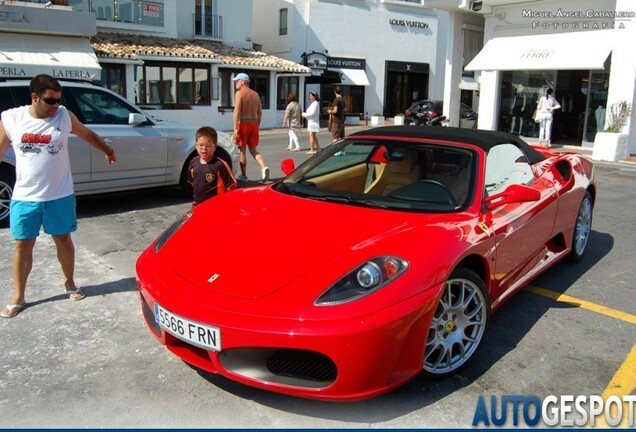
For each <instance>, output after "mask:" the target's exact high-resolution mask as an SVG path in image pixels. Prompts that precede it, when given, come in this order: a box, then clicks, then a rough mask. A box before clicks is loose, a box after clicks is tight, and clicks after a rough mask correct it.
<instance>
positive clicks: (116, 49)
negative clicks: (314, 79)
mask: <svg viewBox="0 0 636 432" xmlns="http://www.w3.org/2000/svg"><path fill="white" fill-rule="evenodd" d="M91 45H92V46H93V50H94V51H95V54H96V55H97V57H98V58H103V59H108V58H117V59H129V60H138V59H139V58H140V56H158V57H166V60H168V59H169V58H175V57H179V58H191V59H210V60H217V61H220V62H221V63H222V64H226V65H237V66H252V67H262V68H268V69H278V70H281V71H284V72H297V73H310V71H311V70H310V69H309V68H308V67H306V66H303V65H301V64H299V63H295V62H292V61H289V60H285V59H282V58H280V57H276V56H273V55H269V54H266V53H264V52H261V51H255V50H249V49H244V48H235V47H231V46H228V45H225V44H223V43H221V42H213V41H205V40H196V39H172V38H164V37H158V36H142V35H134V34H121V33H104V32H100V33H97V35H95V36H92V37H91Z"/></svg>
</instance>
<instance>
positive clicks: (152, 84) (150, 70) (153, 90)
mask: <svg viewBox="0 0 636 432" xmlns="http://www.w3.org/2000/svg"><path fill="white" fill-rule="evenodd" d="M136 75H137V81H136V91H137V103H138V104H140V105H160V106H161V107H162V108H166V109H180V108H189V107H190V106H191V105H193V104H194V105H209V104H210V71H209V69H208V67H205V66H200V65H193V64H178V66H172V65H168V64H162V63H160V62H157V63H155V64H153V63H152V62H146V63H145V64H144V65H143V66H137V71H136Z"/></svg>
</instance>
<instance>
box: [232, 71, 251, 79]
mask: <svg viewBox="0 0 636 432" xmlns="http://www.w3.org/2000/svg"><path fill="white" fill-rule="evenodd" d="M238 80H243V81H249V80H250V77H249V75H248V74H246V73H243V72H241V73H239V74H236V76H235V77H234V78H232V81H238Z"/></svg>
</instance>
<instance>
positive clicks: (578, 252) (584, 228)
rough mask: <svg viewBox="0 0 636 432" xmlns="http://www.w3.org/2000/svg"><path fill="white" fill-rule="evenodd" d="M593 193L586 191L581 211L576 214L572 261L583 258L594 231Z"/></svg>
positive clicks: (569, 256) (571, 253)
mask: <svg viewBox="0 0 636 432" xmlns="http://www.w3.org/2000/svg"><path fill="white" fill-rule="evenodd" d="M593 208H594V204H593V203H592V195H591V194H590V193H589V192H585V196H584V197H583V201H581V207H579V213H578V214H577V216H576V224H575V225H574V234H573V235H572V250H571V251H570V255H568V258H569V259H570V261H574V262H578V261H581V259H583V255H584V254H585V251H586V250H587V243H588V241H589V240H590V235H591V233H592V210H593Z"/></svg>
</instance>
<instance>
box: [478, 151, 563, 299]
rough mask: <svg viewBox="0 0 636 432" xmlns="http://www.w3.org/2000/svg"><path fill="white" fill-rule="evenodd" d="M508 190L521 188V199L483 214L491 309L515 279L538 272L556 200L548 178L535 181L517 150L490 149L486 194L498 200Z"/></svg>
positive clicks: (511, 288)
mask: <svg viewBox="0 0 636 432" xmlns="http://www.w3.org/2000/svg"><path fill="white" fill-rule="evenodd" d="M511 185H520V186H522V189H521V190H523V191H525V192H524V194H525V196H526V198H525V199H518V200H513V201H512V202H508V203H504V204H501V205H495V206H493V207H492V210H490V211H488V213H486V214H485V220H486V221H488V223H487V225H488V226H489V228H490V232H491V235H494V237H495V247H496V253H495V256H496V260H495V263H494V272H493V276H492V277H493V279H494V280H493V281H492V282H493V285H492V286H493V287H494V290H493V291H492V293H491V296H492V298H491V300H492V302H493V307H496V305H497V304H498V303H499V302H500V301H501V300H502V299H503V298H505V297H506V296H507V295H509V294H512V292H514V291H515V290H516V288H518V284H516V282H517V281H519V280H520V278H523V276H524V275H529V274H532V270H533V269H535V268H538V266H540V264H541V261H542V260H543V259H544V258H545V257H546V254H547V252H548V246H547V244H548V242H549V240H550V239H551V237H552V233H553V229H554V225H555V220H556V215H557V208H558V205H557V199H558V194H557V190H556V188H555V184H554V178H553V174H552V172H551V171H548V172H546V173H543V174H542V175H541V176H540V177H537V176H536V175H535V174H534V172H533V170H532V167H530V165H529V164H528V163H527V162H526V159H525V157H524V156H523V154H522V153H521V150H520V149H519V148H518V147H516V146H514V145H512V144H502V145H499V146H496V147H493V148H492V149H491V150H490V152H489V154H488V156H487V158H486V194H487V196H494V195H497V194H499V193H502V192H504V191H506V190H507V188H509V187H510V186H511ZM508 190H510V189H508ZM530 197H532V198H530Z"/></svg>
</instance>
